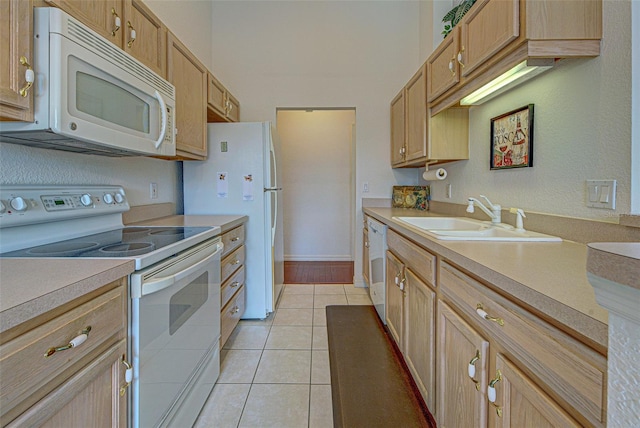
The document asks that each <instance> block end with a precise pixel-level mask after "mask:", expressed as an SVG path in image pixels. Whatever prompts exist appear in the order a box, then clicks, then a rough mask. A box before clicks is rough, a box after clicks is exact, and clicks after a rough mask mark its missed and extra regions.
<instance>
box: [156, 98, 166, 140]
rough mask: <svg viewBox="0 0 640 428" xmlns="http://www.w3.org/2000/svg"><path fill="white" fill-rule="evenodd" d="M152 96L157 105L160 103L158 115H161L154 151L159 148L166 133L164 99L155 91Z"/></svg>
mask: <svg viewBox="0 0 640 428" xmlns="http://www.w3.org/2000/svg"><path fill="white" fill-rule="evenodd" d="M154 95H155V97H156V99H157V100H158V103H160V114H161V115H162V127H161V128H160V137H158V140H157V141H156V149H157V148H158V147H160V144H162V140H164V136H165V134H166V133H167V105H166V104H165V103H164V99H163V98H162V95H160V92H158V91H156V93H155V94H154Z"/></svg>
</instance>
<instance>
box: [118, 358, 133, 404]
mask: <svg viewBox="0 0 640 428" xmlns="http://www.w3.org/2000/svg"><path fill="white" fill-rule="evenodd" d="M121 362H122V364H124V366H125V367H126V369H125V371H124V381H125V382H126V383H125V384H124V385H123V386H121V387H120V396H121V397H122V396H123V395H124V393H125V392H127V388H128V387H129V385H131V381H132V380H133V368H132V367H131V364H129V363H128V362H127V360H126V359H125V356H124V354H123V355H122V360H121Z"/></svg>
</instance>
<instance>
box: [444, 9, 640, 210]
mask: <svg viewBox="0 0 640 428" xmlns="http://www.w3.org/2000/svg"><path fill="white" fill-rule="evenodd" d="M630 12H631V9H630V2H629V0H625V1H604V2H603V13H604V21H605V25H604V35H603V40H602V50H601V55H600V57H598V58H594V59H583V60H570V61H563V62H561V63H560V64H559V65H558V66H557V67H556V68H555V69H553V70H551V71H548V72H546V73H545V74H542V75H540V76H538V77H536V78H535V79H534V80H532V81H530V82H527V83H525V84H523V85H522V86H520V87H518V88H516V89H514V90H512V91H510V92H507V93H506V94H504V95H501V96H499V97H497V98H495V99H494V100H491V101H489V102H487V103H486V104H483V105H482V106H478V107H473V108H472V109H471V112H470V140H471V141H470V146H471V147H470V160H468V161H461V162H456V163H453V164H450V165H447V166H446V167H445V168H446V169H447V171H448V172H449V177H448V178H447V180H445V181H443V182H438V183H434V184H432V195H433V199H434V200H438V201H445V202H456V203H464V202H465V200H466V198H467V197H469V196H477V195H479V194H484V195H487V196H488V197H489V198H490V199H491V200H492V201H493V202H495V203H499V204H501V205H502V206H503V207H512V206H516V207H519V208H523V209H524V210H525V211H527V210H529V211H535V212H542V213H550V214H557V215H565V216H570V217H579V218H590V219H599V220H602V221H611V222H615V221H617V215H618V214H627V213H629V212H630V194H631V191H630V185H631V144H630V142H631V62H630V55H629V52H630V50H631V20H630V15H631V13H630ZM529 103H533V104H535V113H534V118H535V119H534V130H535V131H534V143H533V146H534V149H533V150H534V159H533V164H534V166H533V168H521V169H517V170H503V171H490V170H489V145H490V142H489V140H490V126H489V124H490V119H491V118H492V117H495V116H498V115H500V114H501V113H505V112H507V111H510V110H513V109H515V108H518V107H521V106H524V105H526V104H529ZM636 115H637V113H636ZM636 117H637V116H636ZM587 179H615V180H617V185H618V189H617V202H616V210H615V211H611V210H603V209H596V208H587V207H586V206H585V198H586V185H585V180H587ZM447 183H450V184H451V185H452V186H453V198H452V199H446V198H445V186H446V184H447ZM639 190H640V189H639Z"/></svg>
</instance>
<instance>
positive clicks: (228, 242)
mask: <svg viewBox="0 0 640 428" xmlns="http://www.w3.org/2000/svg"><path fill="white" fill-rule="evenodd" d="M222 243H223V244H224V252H223V253H222V257H224V256H226V255H227V254H230V253H231V252H232V251H233V250H235V249H236V248H238V247H239V246H240V245H242V244H243V243H244V225H240V226H239V227H236V228H235V229H232V230H230V231H228V232H226V233H224V234H223V235H222Z"/></svg>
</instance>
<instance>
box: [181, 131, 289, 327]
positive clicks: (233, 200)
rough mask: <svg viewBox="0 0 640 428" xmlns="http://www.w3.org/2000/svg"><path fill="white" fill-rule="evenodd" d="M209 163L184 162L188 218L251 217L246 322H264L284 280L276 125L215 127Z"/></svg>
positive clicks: (247, 239)
mask: <svg viewBox="0 0 640 428" xmlns="http://www.w3.org/2000/svg"><path fill="white" fill-rule="evenodd" d="M207 134H208V137H207V139H208V145H209V148H208V159H207V160H205V161H188V162H187V161H185V162H183V187H184V213H185V215H211V214H213V215H216V214H218V215H246V216H248V217H249V220H248V221H247V223H246V224H245V251H246V253H245V254H246V265H245V295H246V309H245V312H244V315H243V316H242V318H243V319H263V318H265V317H266V316H267V315H268V314H269V313H270V312H273V311H274V310H275V306H276V303H277V300H278V297H279V295H280V292H281V290H282V288H283V282H284V250H283V235H282V226H283V221H282V189H281V188H280V175H279V171H278V161H279V157H278V150H279V139H278V135H277V133H276V132H275V129H274V128H273V127H272V125H271V123H270V122H242V123H211V124H209V125H208V129H207Z"/></svg>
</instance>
